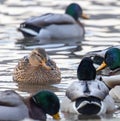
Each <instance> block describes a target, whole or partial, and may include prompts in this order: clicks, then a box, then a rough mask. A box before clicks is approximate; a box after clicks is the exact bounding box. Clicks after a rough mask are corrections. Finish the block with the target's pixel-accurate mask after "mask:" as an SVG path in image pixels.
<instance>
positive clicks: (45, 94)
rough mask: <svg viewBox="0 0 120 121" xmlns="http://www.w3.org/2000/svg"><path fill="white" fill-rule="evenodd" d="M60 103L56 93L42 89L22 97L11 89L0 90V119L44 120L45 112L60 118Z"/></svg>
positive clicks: (3, 120)
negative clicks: (25, 97)
mask: <svg viewBox="0 0 120 121" xmlns="http://www.w3.org/2000/svg"><path fill="white" fill-rule="evenodd" d="M59 108H60V103H59V99H58V97H57V95H55V94H54V93H53V92H51V91H47V90H43V91H40V92H38V93H36V94H35V95H33V96H31V97H28V98H27V99H23V98H22V97H21V96H20V95H19V94H18V93H16V92H15V91H13V90H6V91H2V92H0V120H1V121H8V120H9V121H20V120H22V119H24V118H32V119H36V120H42V121H43V120H46V114H49V115H51V116H52V117H53V118H54V119H60V116H59V113H58V112H59Z"/></svg>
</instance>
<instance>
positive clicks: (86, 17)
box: [81, 13, 89, 19]
mask: <svg viewBox="0 0 120 121" xmlns="http://www.w3.org/2000/svg"><path fill="white" fill-rule="evenodd" d="M81 17H82V18H84V19H89V16H87V15H86V14H84V13H82V16H81Z"/></svg>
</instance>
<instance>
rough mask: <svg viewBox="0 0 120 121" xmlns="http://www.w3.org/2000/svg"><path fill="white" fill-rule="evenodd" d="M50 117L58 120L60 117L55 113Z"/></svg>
mask: <svg viewBox="0 0 120 121" xmlns="http://www.w3.org/2000/svg"><path fill="white" fill-rule="evenodd" d="M52 117H53V119H56V120H59V119H60V114H59V113H56V114H54V115H53V116H52Z"/></svg>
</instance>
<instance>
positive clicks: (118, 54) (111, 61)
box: [97, 48, 120, 71]
mask: <svg viewBox="0 0 120 121" xmlns="http://www.w3.org/2000/svg"><path fill="white" fill-rule="evenodd" d="M106 66H108V67H109V68H110V69H111V70H115V69H117V68H119V67H120V49H118V48H110V49H108V51H106V53H105V58H104V61H103V62H102V64H101V65H100V66H99V67H98V68H97V71H99V70H102V69H104V68H105V67H106Z"/></svg>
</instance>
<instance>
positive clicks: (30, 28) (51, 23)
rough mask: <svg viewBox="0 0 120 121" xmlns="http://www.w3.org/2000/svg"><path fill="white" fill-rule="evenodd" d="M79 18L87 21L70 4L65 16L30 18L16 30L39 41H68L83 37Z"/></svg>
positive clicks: (75, 7) (79, 9)
mask: <svg viewBox="0 0 120 121" xmlns="http://www.w3.org/2000/svg"><path fill="white" fill-rule="evenodd" d="M79 17H82V18H85V19H87V18H88V17H87V16H86V15H85V14H83V12H82V8H81V7H80V6H79V5H78V4H76V3H72V4H70V5H69V6H68V7H67V8H66V11H65V14H53V13H48V14H44V15H41V16H38V17H32V18H30V19H28V20H26V21H25V22H23V23H21V24H20V27H19V28H18V30H19V31H20V32H22V34H23V35H24V36H25V37H37V38H39V39H41V38H42V39H70V38H78V37H82V36H84V33H85V30H84V26H83V24H82V23H81V22H80V21H79V20H78V19H79Z"/></svg>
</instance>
